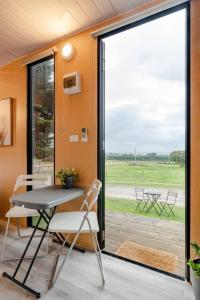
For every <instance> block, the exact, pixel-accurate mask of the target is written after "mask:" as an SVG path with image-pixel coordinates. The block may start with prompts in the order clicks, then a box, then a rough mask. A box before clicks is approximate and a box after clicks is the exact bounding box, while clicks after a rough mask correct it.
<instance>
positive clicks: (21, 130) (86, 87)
mask: <svg viewBox="0 0 200 300" xmlns="http://www.w3.org/2000/svg"><path fill="white" fill-rule="evenodd" d="M153 2H156V1H152V3H153ZM144 7H145V6H144ZM144 7H143V9H144ZM115 19H116V18H115ZM109 22H110V21H109ZM191 23H192V26H191V27H192V28H191V29H192V32H191V34H192V35H191V46H192V55H191V59H192V66H191V68H192V78H191V85H192V86H191V88H192V89H191V96H192V97H191V116H192V118H191V146H192V147H191V148H192V149H191V171H192V174H191V217H192V221H191V236H192V240H197V241H199V242H200V216H199V215H200V200H199V199H200V184H199V180H200V156H199V153H200V138H199V136H200V117H199V116H200V97H199V95H200V36H199V28H200V1H199V0H193V1H191ZM94 29H95V28H93V29H92V30H91V31H93V30H94ZM66 41H70V42H72V43H73V44H74V46H75V48H76V56H75V58H74V59H73V60H72V61H71V62H66V61H64V60H63V59H62V57H61V53H60V50H61V48H62V46H63V44H64V42H66ZM56 47H57V49H58V52H57V53H56V73H55V76H56V169H57V170H58V169H59V168H61V167H68V166H69V167H75V168H77V169H78V170H79V173H80V185H83V186H85V187H87V186H88V185H89V183H90V182H91V180H92V179H93V178H94V177H96V175H97V42H96V40H94V39H92V38H91V36H90V30H88V31H85V32H83V33H79V34H77V35H75V36H73V37H71V38H69V39H66V40H64V41H62V42H59V43H57V45H56ZM74 70H79V71H80V72H81V75H82V93H81V94H76V95H71V96H67V95H65V94H64V93H63V87H62V78H63V75H64V74H65V73H69V72H71V71H74ZM6 97H13V98H14V145H13V146H12V147H7V148H0V168H1V171H0V201H1V212H2V214H4V212H5V211H6V209H7V208H8V197H9V195H10V194H11V192H12V189H13V186H14V182H15V179H16V176H17V175H18V174H21V173H25V172H26V70H25V67H22V66H21V61H20V60H19V61H17V62H15V63H12V64H10V65H8V66H6V67H2V68H0V99H2V98H6ZM81 127H87V128H88V133H89V142H88V143H87V144H83V143H81V142H79V143H78V144H73V143H69V141H68V138H69V134H80V131H81ZM79 204H80V201H76V203H73V208H74V207H75V206H76V207H79ZM66 206H67V205H65V207H64V208H66ZM67 208H70V209H71V208H72V204H71V205H68V207H67ZM62 209H63V207H62ZM87 245H89V244H87Z"/></svg>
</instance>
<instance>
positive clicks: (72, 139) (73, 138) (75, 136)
mask: <svg viewBox="0 0 200 300" xmlns="http://www.w3.org/2000/svg"><path fill="white" fill-rule="evenodd" d="M69 141H70V143H78V134H70V136H69Z"/></svg>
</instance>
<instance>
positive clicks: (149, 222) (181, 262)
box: [105, 210, 185, 277]
mask: <svg viewBox="0 0 200 300" xmlns="http://www.w3.org/2000/svg"><path fill="white" fill-rule="evenodd" d="M105 220H106V221H105V227H106V231H105V233H106V235H105V236H106V238H105V241H106V251H108V252H111V253H116V251H117V250H118V248H119V247H120V245H121V244H122V243H123V242H125V241H131V242H134V243H137V244H140V245H143V246H147V247H151V248H154V249H158V250H163V251H166V252H169V253H171V254H174V255H176V256H177V257H178V263H177V267H176V272H175V273H176V274H177V275H180V276H183V277H184V276H185V239H184V238H185V235H184V231H185V228H184V224H181V223H178V222H169V221H167V220H160V219H153V218H147V217H144V216H134V215H133V214H129V213H117V212H111V211H108V210H107V211H106V219H105Z"/></svg>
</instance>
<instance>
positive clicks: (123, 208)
mask: <svg viewBox="0 0 200 300" xmlns="http://www.w3.org/2000/svg"><path fill="white" fill-rule="evenodd" d="M105 206H106V210H107V211H110V212H118V213H129V214H132V215H133V216H137V215H140V216H141V215H142V216H145V217H148V218H156V219H163V220H168V221H176V222H180V223H184V221H185V209H184V208H183V207H174V214H175V215H174V216H170V217H167V216H166V215H164V214H163V215H161V216H159V215H158V214H157V212H156V211H155V210H154V209H152V210H151V211H149V212H148V213H145V212H141V213H140V212H139V211H138V210H137V211H135V208H136V206H137V202H136V201H135V200H126V199H124V198H120V199H119V198H111V197H106V201H105Z"/></svg>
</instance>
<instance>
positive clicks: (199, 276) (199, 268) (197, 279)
mask: <svg viewBox="0 0 200 300" xmlns="http://www.w3.org/2000/svg"><path fill="white" fill-rule="evenodd" d="M191 246H192V249H193V250H194V252H195V255H196V258H195V259H190V260H189V262H188V265H189V266H190V268H191V270H192V271H191V281H192V287H193V290H194V295H195V299H196V300H199V299H200V246H199V245H198V244H197V243H196V242H193V243H191Z"/></svg>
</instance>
